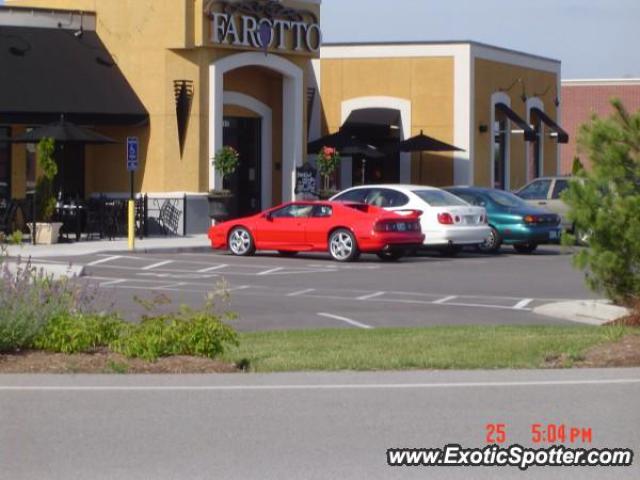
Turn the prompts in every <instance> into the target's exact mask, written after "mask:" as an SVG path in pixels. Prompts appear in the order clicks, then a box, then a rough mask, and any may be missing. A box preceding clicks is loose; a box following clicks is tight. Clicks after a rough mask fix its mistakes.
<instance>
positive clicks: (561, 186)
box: [551, 180, 569, 200]
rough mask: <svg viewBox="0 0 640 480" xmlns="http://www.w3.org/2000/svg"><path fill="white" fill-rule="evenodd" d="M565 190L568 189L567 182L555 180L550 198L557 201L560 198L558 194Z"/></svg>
mask: <svg viewBox="0 0 640 480" xmlns="http://www.w3.org/2000/svg"><path fill="white" fill-rule="evenodd" d="M567 188H569V182H568V181H567V180H556V184H555V186H554V187H553V194H552V195H551V198H552V199H554V200H558V199H559V198H560V194H561V193H562V192H564V191H565V190H566V189H567Z"/></svg>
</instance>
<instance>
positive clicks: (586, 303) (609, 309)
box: [533, 300, 629, 325]
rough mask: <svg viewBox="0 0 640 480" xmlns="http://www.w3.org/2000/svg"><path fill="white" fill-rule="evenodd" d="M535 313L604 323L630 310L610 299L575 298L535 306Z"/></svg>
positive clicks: (576, 320)
mask: <svg viewBox="0 0 640 480" xmlns="http://www.w3.org/2000/svg"><path fill="white" fill-rule="evenodd" d="M533 313H537V314H538V315H545V316H547V317H554V318H559V319H561V320H569V321H571V322H578V323H586V324H588V325H604V324H605V323H608V322H611V321H613V320H616V319H618V318H620V317H624V316H626V315H628V314H629V310H628V309H627V308H624V307H618V306H617V305H612V304H611V302H609V301H608V300H574V301H570V302H558V303H548V304H546V305H541V306H539V307H536V308H534V309H533Z"/></svg>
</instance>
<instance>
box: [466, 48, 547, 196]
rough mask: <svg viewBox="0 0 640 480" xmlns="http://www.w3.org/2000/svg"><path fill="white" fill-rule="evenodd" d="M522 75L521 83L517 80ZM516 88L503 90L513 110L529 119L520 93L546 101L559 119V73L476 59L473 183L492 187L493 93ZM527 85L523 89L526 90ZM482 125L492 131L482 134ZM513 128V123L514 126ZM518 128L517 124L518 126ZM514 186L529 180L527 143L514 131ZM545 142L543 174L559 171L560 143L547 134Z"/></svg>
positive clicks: (511, 140)
mask: <svg viewBox="0 0 640 480" xmlns="http://www.w3.org/2000/svg"><path fill="white" fill-rule="evenodd" d="M519 78H521V79H522V83H520V82H516V83H515V84H514V82H515V81H516V80H517V79H519ZM512 84H514V85H513V87H512V88H511V90H510V91H508V92H504V94H505V95H507V96H508V97H509V98H510V99H511V109H512V110H513V111H515V112H516V113H517V114H518V115H519V116H520V117H521V118H523V119H524V120H526V119H527V111H526V110H527V109H526V103H525V102H523V101H522V99H521V95H522V94H523V93H524V94H525V95H526V96H527V97H533V96H536V97H538V98H540V100H541V101H542V102H543V103H544V111H545V113H547V115H549V116H550V117H551V118H553V119H556V118H557V109H556V106H555V104H554V99H555V95H556V85H557V76H556V74H555V73H550V72H546V71H543V70H535V69H531V68H525V67H520V66H516V65H510V64H506V63H500V62H495V61H491V60H485V59H481V58H477V59H476V60H475V88H474V98H475V105H474V107H475V120H474V122H473V128H472V131H473V135H474V137H473V141H474V146H475V149H474V152H475V155H474V156H475V166H474V183H475V184H476V185H480V186H487V187H488V186H490V183H491V168H492V163H491V143H492V138H491V133H490V132H491V96H492V95H493V94H494V93H495V92H498V91H500V90H504V89H506V88H508V87H510V86H511V85H512ZM523 85H524V91H523ZM480 125H486V126H487V127H488V128H489V131H487V132H486V133H481V132H480V131H479V126H480ZM513 128H514V127H513V126H512V129H513ZM515 128H517V127H515ZM510 142H511V143H510V145H511V146H510V149H511V155H510V158H511V175H510V182H511V185H510V187H511V189H516V188H519V187H521V186H522V185H524V184H525V183H526V145H525V141H524V135H522V134H511V138H510ZM543 145H544V166H543V170H544V174H545V175H555V174H556V162H557V143H556V141H555V139H552V138H550V137H548V136H547V137H546V138H545V139H544V142H543Z"/></svg>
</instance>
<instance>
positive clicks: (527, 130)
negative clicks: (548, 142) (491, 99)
mask: <svg viewBox="0 0 640 480" xmlns="http://www.w3.org/2000/svg"><path fill="white" fill-rule="evenodd" d="M496 110H498V111H500V112H502V113H504V114H505V115H506V116H507V118H508V119H509V120H511V121H512V122H513V123H515V124H516V125H517V126H518V127H520V129H521V130H523V131H524V139H525V141H527V142H535V141H536V139H537V138H538V136H537V135H536V131H535V130H534V129H533V128H531V127H530V126H529V124H528V123H527V122H525V121H524V120H523V119H522V117H520V115H518V114H517V113H516V112H514V111H513V110H511V108H509V106H508V105H507V104H505V103H496Z"/></svg>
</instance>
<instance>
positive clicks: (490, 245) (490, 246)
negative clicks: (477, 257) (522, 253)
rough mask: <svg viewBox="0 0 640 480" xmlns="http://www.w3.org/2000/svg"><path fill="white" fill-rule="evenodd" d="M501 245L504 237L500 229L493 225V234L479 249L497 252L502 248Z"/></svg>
mask: <svg viewBox="0 0 640 480" xmlns="http://www.w3.org/2000/svg"><path fill="white" fill-rule="evenodd" d="M500 245H502V238H500V234H499V233H498V230H496V229H495V228H493V227H491V234H490V235H489V237H487V239H486V240H485V241H484V242H483V243H481V244H480V245H478V249H479V250H480V251H481V252H484V253H496V252H497V251H498V250H500Z"/></svg>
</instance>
